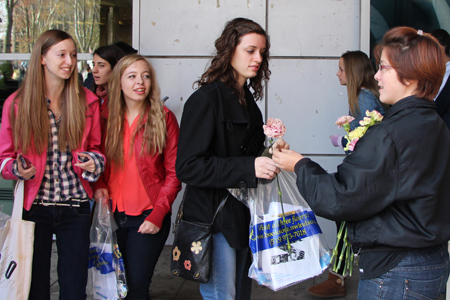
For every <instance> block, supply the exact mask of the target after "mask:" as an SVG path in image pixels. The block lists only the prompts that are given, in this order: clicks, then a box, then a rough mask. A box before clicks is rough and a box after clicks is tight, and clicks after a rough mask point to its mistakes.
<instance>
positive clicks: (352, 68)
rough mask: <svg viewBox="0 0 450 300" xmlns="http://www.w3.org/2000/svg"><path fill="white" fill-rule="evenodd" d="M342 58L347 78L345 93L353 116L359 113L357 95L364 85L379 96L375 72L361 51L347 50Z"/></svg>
mask: <svg viewBox="0 0 450 300" xmlns="http://www.w3.org/2000/svg"><path fill="white" fill-rule="evenodd" d="M341 57H342V59H343V60H344V70H345V77H346V78H347V95H348V105H349V107H350V112H351V113H352V115H353V116H356V115H357V114H360V110H359V103H358V95H359V93H360V92H361V88H362V87H365V88H366V89H368V90H370V91H371V92H372V94H374V95H375V97H377V99H378V98H379V97H380V93H379V92H378V84H377V81H376V80H375V78H374V76H375V72H374V71H373V68H372V65H371V64H370V60H369V58H368V57H367V55H366V54H365V53H364V52H362V51H347V52H345V53H344V54H343V55H342V56H341Z"/></svg>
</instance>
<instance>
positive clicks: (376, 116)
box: [366, 110, 383, 124]
mask: <svg viewBox="0 0 450 300" xmlns="http://www.w3.org/2000/svg"><path fill="white" fill-rule="evenodd" d="M366 116H368V117H371V118H372V119H374V120H375V122H374V124H375V123H378V122H381V121H382V120H383V115H382V114H380V113H379V112H378V111H376V110H372V111H370V112H369V110H366Z"/></svg>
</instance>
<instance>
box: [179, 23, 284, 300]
mask: <svg viewBox="0 0 450 300" xmlns="http://www.w3.org/2000/svg"><path fill="white" fill-rule="evenodd" d="M215 46H216V49H217V54H216V55H215V57H214V58H213V60H212V62H211V66H210V67H209V68H208V69H207V70H206V72H205V73H204V74H203V75H202V77H201V78H200V80H198V81H197V82H196V83H197V84H198V85H199V86H200V88H199V89H198V90H197V91H195V92H194V93H193V94H192V95H191V97H190V98H189V99H188V101H187V102H186V104H185V106H184V110H183V116H182V119H181V126H180V138H179V144H178V145H179V147H178V153H177V162H176V172H177V177H178V178H179V179H180V180H181V181H182V182H184V183H186V185H187V186H186V195H185V200H184V219H186V220H187V221H191V222H202V223H210V222H211V221H212V217H213V215H214V213H215V211H216V209H217V207H218V205H219V203H220V202H221V200H222V199H223V198H224V197H226V196H227V194H228V191H227V188H244V189H245V188H254V187H256V185H257V179H258V178H264V179H273V178H274V177H275V175H276V174H277V173H278V172H279V169H277V168H276V167H275V163H274V162H273V161H272V159H270V158H268V157H258V155H259V154H260V153H261V152H262V151H263V149H264V140H265V136H264V133H263V127H262V126H263V117H262V115H261V111H260V110H259V108H258V106H257V105H256V103H255V99H256V100H258V99H260V98H261V97H262V91H263V86H262V82H263V80H266V79H268V78H269V75H270V71H269V68H268V58H269V47H270V44H269V39H268V36H267V34H266V32H265V31H264V29H262V28H261V26H260V25H258V24H257V23H255V22H253V21H251V20H248V19H244V18H237V19H234V20H232V21H230V22H228V23H227V24H226V26H225V29H224V30H223V32H222V35H221V36H220V37H219V39H217V40H216V42H215ZM250 88H251V89H252V91H253V93H252V92H251V91H250ZM282 146H284V144H283V145H282ZM249 223H250V214H249V210H248V208H247V207H246V206H245V205H244V204H242V203H241V202H239V201H238V200H236V199H235V198H234V197H233V196H232V195H229V196H228V199H227V202H226V204H225V207H224V208H223V210H222V211H221V213H220V214H219V216H218V218H217V219H216V221H215V223H214V227H213V232H214V234H213V240H214V246H213V258H212V260H213V263H212V270H211V274H210V278H209V282H208V283H206V284H201V285H200V292H201V294H202V296H203V298H204V299H220V300H226V299H250V291H251V280H250V279H249V278H248V275H247V273H248V268H249V266H250V263H251V261H250V250H249V248H248V244H249V243H248V235H249Z"/></svg>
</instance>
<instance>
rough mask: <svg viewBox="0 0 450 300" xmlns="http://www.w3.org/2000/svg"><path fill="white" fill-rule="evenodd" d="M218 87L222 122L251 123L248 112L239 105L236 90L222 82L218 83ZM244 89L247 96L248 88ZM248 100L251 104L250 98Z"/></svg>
mask: <svg viewBox="0 0 450 300" xmlns="http://www.w3.org/2000/svg"><path fill="white" fill-rule="evenodd" d="M216 87H217V88H218V90H219V101H220V104H221V106H222V121H224V122H230V123H249V122H250V119H249V115H248V111H247V109H245V108H244V107H243V106H242V105H241V104H240V103H239V99H238V96H237V95H236V93H235V91H234V89H233V88H231V87H229V86H227V85H226V84H225V83H223V82H221V81H218V82H216ZM244 89H246V90H245V94H246V96H247V92H248V88H247V87H244ZM246 100H247V102H249V98H248V97H246ZM252 101H253V99H252ZM247 105H249V104H247Z"/></svg>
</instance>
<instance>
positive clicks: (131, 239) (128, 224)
mask: <svg viewBox="0 0 450 300" xmlns="http://www.w3.org/2000/svg"><path fill="white" fill-rule="evenodd" d="M151 211H152V210H151V209H149V210H146V211H144V212H143V213H142V214H141V215H139V216H129V215H126V214H125V213H124V212H117V211H116V212H115V213H114V219H115V221H116V223H117V225H118V226H119V229H117V242H118V244H119V249H120V252H122V256H123V260H124V264H125V274H126V278H127V285H128V289H129V290H128V294H127V297H126V299H127V300H134V299H146V300H147V299H150V295H149V289H150V283H151V282H152V277H153V271H154V270H155V266H156V263H157V262H158V258H159V255H160V254H161V251H162V250H163V248H164V245H165V243H166V240H167V237H168V236H169V231H170V214H167V215H166V216H165V218H164V221H163V224H162V228H161V229H160V230H159V231H158V233H156V234H142V233H139V232H137V231H138V229H139V226H141V224H142V223H143V222H144V220H145V218H146V217H147V216H148V215H149V214H150V213H151Z"/></svg>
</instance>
